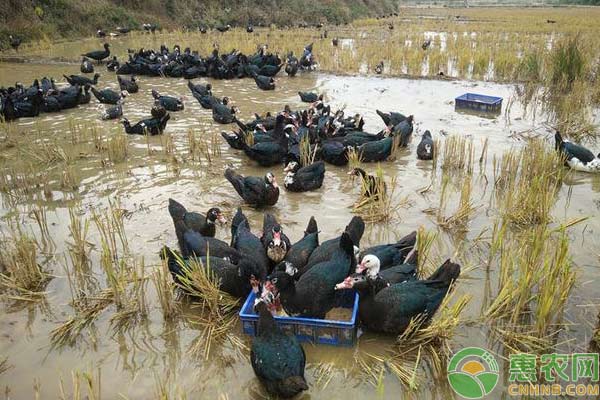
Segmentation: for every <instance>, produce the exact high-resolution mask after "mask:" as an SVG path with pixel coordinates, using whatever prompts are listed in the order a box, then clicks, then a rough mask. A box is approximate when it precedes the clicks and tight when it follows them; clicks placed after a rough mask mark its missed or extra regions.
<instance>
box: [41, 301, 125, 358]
mask: <svg viewBox="0 0 600 400" xmlns="http://www.w3.org/2000/svg"><path fill="white" fill-rule="evenodd" d="M113 300H114V292H113V290H112V289H103V290H101V291H100V292H98V293H96V294H84V295H82V296H80V297H79V298H78V299H77V301H75V302H74V303H73V304H72V306H73V308H74V309H75V311H76V313H75V315H74V316H72V317H71V318H69V319H68V320H67V321H65V322H64V323H62V324H61V325H59V326H58V327H56V328H54V329H53V330H52V331H51V332H50V340H51V342H52V345H53V346H57V347H62V346H66V345H73V344H74V343H75V340H76V339H77V337H78V336H79V335H80V334H81V332H82V331H83V330H84V329H85V328H87V327H89V326H90V325H91V324H92V323H93V322H94V321H95V320H96V319H97V318H98V316H100V314H101V313H102V312H103V311H104V310H105V309H106V308H107V307H108V306H110V305H111V304H112V303H113Z"/></svg>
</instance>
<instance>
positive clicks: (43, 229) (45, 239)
mask: <svg viewBox="0 0 600 400" xmlns="http://www.w3.org/2000/svg"><path fill="white" fill-rule="evenodd" d="M29 215H30V216H31V217H32V218H33V220H34V221H35V222H36V224H37V226H38V231H39V233H40V241H39V242H37V243H38V244H41V249H42V251H44V252H46V253H48V252H52V251H54V249H55V248H56V245H55V244H54V241H53V240H52V235H51V234H50V229H49V228H48V215H47V214H46V209H45V208H44V207H43V206H41V205H36V206H33V207H32V209H31V211H30V212H29Z"/></svg>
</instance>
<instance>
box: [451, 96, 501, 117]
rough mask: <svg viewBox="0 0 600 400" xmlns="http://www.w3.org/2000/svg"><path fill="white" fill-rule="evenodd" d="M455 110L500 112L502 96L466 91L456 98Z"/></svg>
mask: <svg viewBox="0 0 600 400" xmlns="http://www.w3.org/2000/svg"><path fill="white" fill-rule="evenodd" d="M454 109H455V110H472V111H476V112H486V113H500V112H501V111H502V97H495V96H486V95H484V94H477V93H465V94H463V95H461V96H458V97H457V98H456V99H454Z"/></svg>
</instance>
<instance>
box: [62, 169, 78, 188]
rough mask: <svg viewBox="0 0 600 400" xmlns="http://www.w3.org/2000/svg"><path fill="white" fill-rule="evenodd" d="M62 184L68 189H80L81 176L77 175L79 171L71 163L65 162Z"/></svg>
mask: <svg viewBox="0 0 600 400" xmlns="http://www.w3.org/2000/svg"><path fill="white" fill-rule="evenodd" d="M60 186H61V187H62V188H63V189H64V190H68V191H76V190H77V189H79V177H78V176H77V172H76V170H75V168H73V166H71V165H67V164H65V165H64V166H63V173H62V175H61V179H60Z"/></svg>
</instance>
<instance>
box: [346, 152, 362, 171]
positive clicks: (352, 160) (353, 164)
mask: <svg viewBox="0 0 600 400" xmlns="http://www.w3.org/2000/svg"><path fill="white" fill-rule="evenodd" d="M347 155H348V167H349V168H350V169H353V168H357V167H359V166H360V163H361V157H360V153H359V152H358V151H357V150H356V149H354V148H353V149H350V150H348V153H347Z"/></svg>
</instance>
